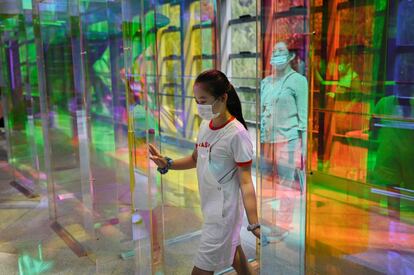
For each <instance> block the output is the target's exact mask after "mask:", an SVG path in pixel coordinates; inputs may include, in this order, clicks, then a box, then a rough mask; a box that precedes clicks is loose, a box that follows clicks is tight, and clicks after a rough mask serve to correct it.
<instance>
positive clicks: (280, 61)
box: [270, 54, 289, 69]
mask: <svg viewBox="0 0 414 275" xmlns="http://www.w3.org/2000/svg"><path fill="white" fill-rule="evenodd" d="M288 63H289V54H284V55H274V56H272V58H271V59H270V65H272V66H273V67H275V68H276V69H283V68H284V67H285V66H286V65H287V64H288Z"/></svg>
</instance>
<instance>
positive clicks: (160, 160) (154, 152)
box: [148, 144, 168, 168]
mask: <svg viewBox="0 0 414 275" xmlns="http://www.w3.org/2000/svg"><path fill="white" fill-rule="evenodd" d="M148 147H149V152H150V154H151V155H150V156H149V158H150V159H151V160H152V161H153V162H154V163H155V164H156V165H157V166H158V167H160V168H164V167H166V166H167V164H168V163H167V160H166V159H165V157H163V156H162V155H161V154H160V151H158V149H157V148H156V147H155V146H154V145H152V144H148Z"/></svg>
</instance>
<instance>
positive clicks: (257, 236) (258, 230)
mask: <svg viewBox="0 0 414 275" xmlns="http://www.w3.org/2000/svg"><path fill="white" fill-rule="evenodd" d="M252 233H253V235H255V236H256V238H258V239H259V240H260V227H258V228H256V229H255V230H253V231H252Z"/></svg>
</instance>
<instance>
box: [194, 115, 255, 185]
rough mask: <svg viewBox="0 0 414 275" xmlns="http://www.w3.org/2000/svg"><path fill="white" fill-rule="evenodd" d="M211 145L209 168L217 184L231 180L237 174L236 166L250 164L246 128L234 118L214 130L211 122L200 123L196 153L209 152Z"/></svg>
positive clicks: (251, 146) (250, 154)
mask: <svg viewBox="0 0 414 275" xmlns="http://www.w3.org/2000/svg"><path fill="white" fill-rule="evenodd" d="M217 139H218V141H217ZM215 141H217V142H216V143H214V142H215ZM212 143H214V144H212ZM211 145H213V146H212V148H211V161H210V167H209V168H210V171H211V173H212V174H213V176H214V177H215V178H216V179H217V181H218V182H219V183H225V182H228V181H229V180H231V179H232V178H233V177H234V176H235V174H236V172H237V166H243V165H250V164H251V163H252V158H253V143H252V141H251V139H250V136H249V133H248V132H247V130H246V128H244V126H243V124H241V123H240V122H239V121H238V120H237V119H235V118H234V117H232V118H231V119H230V120H229V121H228V122H227V123H226V124H225V125H223V126H221V127H220V128H214V127H213V125H212V122H211V121H210V122H208V121H203V122H202V123H201V125H200V131H199V134H198V138H197V144H196V148H197V152H198V153H200V152H201V150H210V146H211Z"/></svg>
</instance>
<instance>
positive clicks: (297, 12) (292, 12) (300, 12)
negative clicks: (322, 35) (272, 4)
mask: <svg viewBox="0 0 414 275" xmlns="http://www.w3.org/2000/svg"><path fill="white" fill-rule="evenodd" d="M307 14H308V9H307V8H306V7H303V6H296V7H290V9H289V10H287V11H281V12H276V13H275V14H274V19H275V20H277V19H282V18H287V17H292V16H306V15H307Z"/></svg>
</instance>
